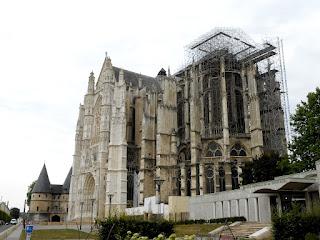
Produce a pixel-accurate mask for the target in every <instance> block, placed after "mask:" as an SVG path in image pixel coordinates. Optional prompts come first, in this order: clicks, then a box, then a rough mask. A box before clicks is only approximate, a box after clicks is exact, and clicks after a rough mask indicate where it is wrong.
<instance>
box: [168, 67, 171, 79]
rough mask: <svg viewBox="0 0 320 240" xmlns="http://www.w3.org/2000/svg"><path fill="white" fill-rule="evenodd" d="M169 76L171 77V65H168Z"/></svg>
mask: <svg viewBox="0 0 320 240" xmlns="http://www.w3.org/2000/svg"><path fill="white" fill-rule="evenodd" d="M168 77H171V73H170V66H168Z"/></svg>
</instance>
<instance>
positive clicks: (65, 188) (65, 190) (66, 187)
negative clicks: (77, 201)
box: [62, 167, 72, 193]
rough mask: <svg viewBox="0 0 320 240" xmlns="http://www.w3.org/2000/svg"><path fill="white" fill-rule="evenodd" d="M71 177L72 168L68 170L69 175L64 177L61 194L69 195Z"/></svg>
mask: <svg viewBox="0 0 320 240" xmlns="http://www.w3.org/2000/svg"><path fill="white" fill-rule="evenodd" d="M71 175H72V167H71V168H70V170H69V173H68V175H67V177H66V179H65V180H64V183H63V185H62V192H63V193H69V190H70V182H71Z"/></svg>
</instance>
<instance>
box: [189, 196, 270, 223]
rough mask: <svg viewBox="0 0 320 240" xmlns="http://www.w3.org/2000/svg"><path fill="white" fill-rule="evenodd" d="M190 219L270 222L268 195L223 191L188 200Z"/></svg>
mask: <svg viewBox="0 0 320 240" xmlns="http://www.w3.org/2000/svg"><path fill="white" fill-rule="evenodd" d="M189 214H190V219H207V220H208V219H214V218H225V217H236V216H244V217H245V218H246V219H247V221H253V222H263V223H270V222H271V207H270V195H269V194H257V193H251V192H247V191H245V190H233V191H225V192H219V193H214V194H207V195H201V196H194V197H190V198H189Z"/></svg>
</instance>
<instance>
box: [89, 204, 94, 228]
mask: <svg viewBox="0 0 320 240" xmlns="http://www.w3.org/2000/svg"><path fill="white" fill-rule="evenodd" d="M90 200H91V227H90V229H91V232H92V222H93V203H94V198H92V199H90Z"/></svg>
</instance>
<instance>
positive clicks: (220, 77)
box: [68, 47, 286, 220]
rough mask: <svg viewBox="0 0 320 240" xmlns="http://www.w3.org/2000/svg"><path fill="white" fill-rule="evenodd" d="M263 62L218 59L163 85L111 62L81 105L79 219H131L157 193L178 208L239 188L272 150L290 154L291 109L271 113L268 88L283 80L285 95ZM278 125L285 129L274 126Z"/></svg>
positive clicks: (74, 209)
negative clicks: (180, 200) (286, 113)
mask: <svg viewBox="0 0 320 240" xmlns="http://www.w3.org/2000/svg"><path fill="white" fill-rule="evenodd" d="M270 49H271V50H272V49H273V48H270V47H268V48H265V49H263V50H261V51H265V53H268V54H269V52H268V51H271V50H270ZM257 57H259V58H261V54H260V55H259V54H255V55H254V54H252V55H250V56H247V58H245V59H242V60H239V59H238V58H237V57H236V55H234V54H231V53H228V52H223V51H214V52H211V53H208V54H207V55H205V56H204V57H201V58H199V59H196V60H194V61H193V62H192V63H191V64H190V65H188V66H186V67H185V68H184V69H182V70H180V71H179V72H177V73H176V74H174V75H171V74H170V71H168V73H167V72H166V71H165V70H164V69H161V70H160V72H159V73H158V75H157V76H156V77H155V78H153V77H148V76H145V75H141V74H138V73H134V72H131V71H127V70H124V69H120V68H117V67H114V66H113V65H112V63H111V59H110V57H108V56H106V58H105V60H104V63H103V66H102V69H101V72H100V74H99V77H98V79H97V81H95V77H94V74H93V73H91V74H90V76H89V82H88V89H87V93H86V95H85V97H84V104H81V105H80V107H79V117H78V122H77V128H76V137H75V152H74V157H73V172H72V178H71V187H70V195H69V209H70V211H69V213H68V216H69V219H70V220H73V219H79V218H80V215H82V217H83V218H88V219H90V218H92V217H93V218H96V217H98V218H102V217H105V216H108V214H109V213H111V214H115V213H121V212H124V210H125V209H126V208H127V207H138V206H143V205H144V199H146V198H149V197H152V196H154V195H156V196H157V201H158V202H159V201H161V202H164V203H168V197H169V196H196V195H204V194H208V193H214V192H221V191H225V190H231V189H237V188H239V185H240V183H241V179H240V178H239V174H240V172H241V169H240V166H241V164H243V163H244V162H246V161H251V160H252V158H253V157H256V156H259V155H261V154H262V153H263V151H264V150H267V151H270V150H273V151H277V152H279V153H280V154H283V153H285V152H286V147H285V146H286V141H285V132H284V127H283V126H284V124H283V111H282V110H281V106H280V107H279V106H278V105H277V107H278V108H273V105H272V104H271V105H272V107H270V108H268V109H267V110H265V111H262V110H261V108H262V107H264V106H265V104H262V102H264V101H265V102H267V103H270V100H269V99H270V94H271V92H272V91H271V90H268V93H269V95H268V94H267V93H266V92H267V90H266V86H269V85H271V82H272V83H273V82H275V83H273V85H272V87H269V88H270V89H273V90H275V88H274V86H275V85H276V84H277V82H276V81H275V77H273V76H272V75H270V74H269V73H270V72H267V73H263V72H261V71H259V66H258V64H257V63H258V59H257ZM259 61H260V60H259ZM268 84H269V85H268ZM273 92H276V94H274V95H272V96H273V98H272V99H275V102H276V103H277V104H279V103H280V104H281V99H280V94H279V91H273ZM266 96H269V98H267V97H266ZM271 108H272V109H277V111H278V112H277V114H273V115H272V116H276V115H277V118H274V117H273V118H272V116H271V113H270V111H271V110H270V109H271ZM272 111H273V110H272ZM271 120H272V121H274V122H277V123H278V124H279V127H277V128H275V129H270V128H268V125H267V122H270V121H271ZM275 131H276V133H275ZM274 139H276V140H277V144H276V145H274V144H273V145H272V144H271V143H272V142H273V140H274ZM156 185H157V186H156Z"/></svg>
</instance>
